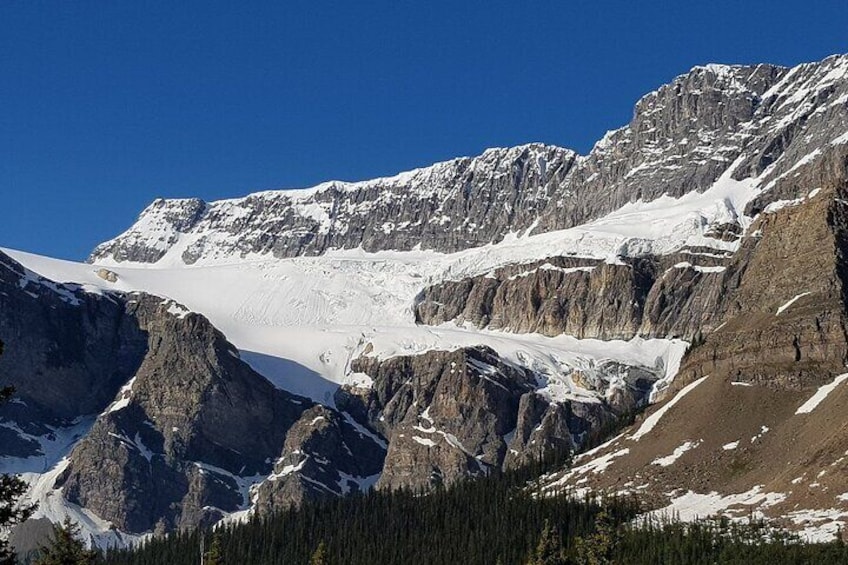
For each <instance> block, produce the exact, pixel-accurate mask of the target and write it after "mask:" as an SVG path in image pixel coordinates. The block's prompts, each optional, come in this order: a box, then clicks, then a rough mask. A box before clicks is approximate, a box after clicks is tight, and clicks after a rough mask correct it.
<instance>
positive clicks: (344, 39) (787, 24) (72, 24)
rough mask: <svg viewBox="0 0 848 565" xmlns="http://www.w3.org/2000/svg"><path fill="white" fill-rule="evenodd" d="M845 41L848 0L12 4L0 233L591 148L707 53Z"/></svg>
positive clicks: (45, 241)
mask: <svg viewBox="0 0 848 565" xmlns="http://www.w3.org/2000/svg"><path fill="white" fill-rule="evenodd" d="M840 52H848V2H846V0H835V1H829V0H816V1H815V2H810V1H805V2H788V1H781V0H771V1H759V0H756V1H748V0H746V1H739V0H733V1H730V0H712V1H709V2H689V1H682V0H676V1H667V2H650V1H644V2H635V1H633V0H629V1H617V2H612V1H599V0H594V1H586V2H577V1H566V0H561V1H532V0H531V1H526V2H520V1H517V0H513V1H512V2H502V1H498V0H489V1H485V2H483V1H480V2H477V1H473V2H472V1H468V2H462V1H460V0H454V1H450V2H448V1H438V0H431V1H428V2H424V1H416V2H412V1H404V0H395V1H368V0H365V1H362V2H342V1H338V2H332V3H331V2H321V1H316V0H312V1H288V2H283V1H279V2H270V1H269V2H262V3H260V2H249V1H241V2H236V1H231V2H214V1H212V2H208V1H204V2H199V1H198V2H190V1H172V0H165V1H161V2H147V1H129V0H125V1H118V0H103V1H99V2H95V1H93V0H74V1H65V0H62V1H57V2H39V1H35V0H5V1H3V2H2V3H0V197H2V215H1V216H0V246H5V247H14V248H18V249H25V250H29V251H33V252H37V253H42V254H48V255H52V256H58V257H63V258H71V259H82V258H84V257H85V256H86V255H87V254H88V252H89V251H90V250H91V249H92V247H93V246H94V245H95V244H96V243H98V242H100V241H102V240H104V239H108V238H110V237H112V236H114V235H116V234H117V233H119V232H120V231H123V230H124V229H125V228H126V227H127V226H128V225H130V224H131V223H132V221H133V220H134V219H135V217H136V215H137V214H138V212H139V211H140V210H141V209H142V208H143V207H144V206H145V205H146V204H147V203H148V202H150V201H151V200H152V199H153V198H155V197H157V196H165V197H179V196H199V197H202V198H204V199H216V198H222V197H230V196H237V195H243V194H246V193H248V192H250V191H253V190H258V189H267V188H280V187H297V186H308V185H312V184H315V183H317V182H320V181H322V180H326V179H330V178H339V179H345V180H357V179H363V178H369V177H374V176H378V175H387V174H393V173H396V172H398V171H401V170H405V169H409V168H412V167H416V166H422V165H427V164H429V163H432V162H434V161H438V160H443V159H447V158H451V157H455V156H459V155H472V154H476V153H478V152H480V151H481V150H483V149H484V148H486V147H491V146H506V145H513V144H519V143H525V142H530V141H543V142H547V143H553V144H558V145H563V146H567V147H572V148H575V149H577V150H579V151H581V152H586V151H588V150H589V149H590V148H591V146H592V144H593V143H594V141H595V140H596V139H598V138H599V137H600V136H601V135H602V134H603V133H604V132H605V131H606V130H608V129H612V128H616V127H619V126H621V125H623V124H625V123H626V122H627V121H628V120H629V118H630V116H631V112H632V107H633V103H634V102H635V101H636V100H637V99H638V98H639V97H640V96H641V95H642V94H644V93H645V92H648V91H650V90H653V89H654V88H656V87H657V86H659V85H660V84H662V83H664V82H667V81H668V80H670V79H671V78H673V77H674V76H675V75H677V74H680V73H682V72H685V71H686V70H688V69H689V68H691V67H692V66H694V65H696V64H702V63H707V62H723V63H756V62H772V63H779V64H784V65H793V64H797V63H800V62H805V61H811V60H818V59H821V58H824V57H825V56H827V55H829V54H833V53H840Z"/></svg>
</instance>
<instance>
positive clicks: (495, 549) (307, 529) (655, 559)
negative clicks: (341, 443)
mask: <svg viewBox="0 0 848 565" xmlns="http://www.w3.org/2000/svg"><path fill="white" fill-rule="evenodd" d="M543 470H544V465H543V464H536V465H533V466H531V467H528V468H525V469H522V470H520V471H514V472H508V473H496V474H492V475H490V476H488V477H485V478H482V479H477V480H467V481H461V482H459V483H458V484H456V485H453V486H451V487H448V488H439V489H437V490H435V491H433V492H430V493H428V494H427V495H422V493H418V492H413V491H409V490H401V491H395V492H382V491H380V492H373V491H372V492H368V493H365V494H360V495H356V496H352V497H348V498H342V499H336V500H331V501H327V502H322V503H311V504H305V505H304V506H303V507H301V508H300V509H291V510H287V511H284V512H280V513H277V514H274V515H270V516H259V517H254V518H252V519H251V520H250V521H249V522H247V523H244V524H236V525H228V526H222V527H219V528H217V529H215V530H214V531H189V532H182V533H178V534H174V535H172V536H168V537H166V538H161V539H152V540H150V541H148V542H146V543H145V544H143V545H142V546H140V547H136V548H134V549H119V550H112V551H109V552H107V554H106V555H105V556H104V560H105V563H106V564H107V565H160V564H163V563H168V564H171V565H196V564H198V563H200V547H201V542H200V536H204V544H205V546H206V547H210V544H212V545H213V546H214V547H215V548H216V550H215V559H214V560H212V561H210V559H209V558H208V554H207V559H206V561H205V563H206V565H224V564H226V565H248V564H249V565H272V564H273V565H277V564H292V565H383V564H385V565H394V564H397V565H418V564H420V565H425V564H426V565H456V564H460V563H461V564H463V565H466V564H467V565H476V564H479V565H493V564H499V565H612V564H626V565H631V564H632V565H641V564H645V565H656V564H662V563H666V564H674V565H677V564H681V565H688V564H691V565H700V564H704V565H706V564H717V563H720V564H744V565H758V564H763V565H766V564H767V565H775V564H777V563H781V564H782V563H787V564H799V565H800V564H811V565H815V564H838V563H846V564H848V549H846V546H845V545H844V544H843V543H842V542H841V541H837V542H833V543H828V544H805V543H802V542H801V540H800V539H799V538H797V537H795V536H792V535H788V534H785V533H780V532H777V531H775V530H774V529H772V528H769V527H767V525H766V524H764V523H761V522H753V523H750V524H747V525H741V524H737V523H733V522H730V521H728V520H706V521H701V522H697V523H695V524H681V523H679V522H676V521H674V520H652V521H649V522H645V521H642V522H640V523H639V525H638V526H634V525H633V524H634V518H635V517H636V516H637V515H638V514H640V513H641V512H642V509H641V508H640V507H639V505H638V503H637V501H636V500H634V499H627V498H615V499H607V500H604V501H597V500H590V499H582V500H576V499H574V498H573V497H568V496H542V493H541V492H540V491H538V489H536V488H535V487H533V486H532V485H533V483H532V479H533V478H534V477H538V476H539V474H540V473H541V472H542V471H543ZM528 484H530V485H531V487H530V488H527V485H528ZM546 494H550V493H546Z"/></svg>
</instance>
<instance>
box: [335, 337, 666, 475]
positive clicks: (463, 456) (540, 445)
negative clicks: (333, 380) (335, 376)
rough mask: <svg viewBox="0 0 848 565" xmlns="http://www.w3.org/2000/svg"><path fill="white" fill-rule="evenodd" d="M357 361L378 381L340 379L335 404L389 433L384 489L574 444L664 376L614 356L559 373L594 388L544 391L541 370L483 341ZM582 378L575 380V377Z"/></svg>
mask: <svg viewBox="0 0 848 565" xmlns="http://www.w3.org/2000/svg"><path fill="white" fill-rule="evenodd" d="M352 367H353V369H354V370H356V371H359V372H362V373H365V374H367V375H369V376H370V377H371V379H372V380H373V385H372V386H371V387H370V388H355V387H342V388H341V389H340V390H339V392H338V393H337V394H336V404H337V406H338V407H339V409H341V410H344V411H347V412H348V413H349V414H351V415H352V416H353V417H354V418H356V419H358V420H359V421H360V423H361V424H362V425H364V426H368V427H369V428H370V429H372V430H374V431H377V432H379V433H381V434H382V435H383V436H384V437H386V438H388V440H389V448H388V453H387V454H386V462H385V466H384V469H383V475H382V476H381V478H380V481H379V483H378V486H379V487H381V488H398V487H411V488H428V487H431V486H433V485H436V484H450V483H452V482H454V481H456V480H457V479H459V478H461V477H465V476H468V475H477V474H481V473H486V472H488V471H489V470H490V469H491V468H493V467H494V468H500V467H503V466H515V465H519V464H523V463H528V462H530V461H532V460H534V459H536V458H538V457H539V456H547V455H549V454H551V453H552V452H555V451H559V452H564V451H573V450H574V449H575V448H576V447H578V446H580V445H583V444H584V442H585V441H586V440H587V439H588V438H589V436H590V435H592V433H593V432H597V431H599V430H601V429H602V428H604V427H605V426H607V425H609V424H612V423H613V422H614V421H616V419H617V418H619V417H621V416H623V415H625V414H627V413H631V412H633V411H635V410H636V409H638V408H640V407H641V406H644V404H645V403H646V402H647V399H648V395H649V393H650V391H651V388H652V385H653V384H654V382H655V381H656V380H657V379H658V378H659V377H660V375H659V374H658V373H657V372H656V371H652V370H650V369H647V368H641V369H640V368H636V367H627V366H623V365H620V364H617V363H613V362H609V363H605V364H602V365H601V366H599V367H597V368H596V369H595V370H594V371H593V373H592V374H591V375H589V374H587V375H577V374H576V373H575V374H572V375H562V378H563V379H567V380H568V381H569V382H571V383H572V385H576V386H580V387H581V388H584V389H587V390H592V391H593V392H596V393H597V394H598V396H592V397H584V398H583V399H582V400H581V399H577V398H576V397H575V398H572V399H566V398H562V399H556V400H553V399H552V398H551V397H550V395H549V394H548V393H545V392H544V391H541V392H540V391H539V390H538V389H539V387H540V386H542V385H543V384H545V383H544V380H545V378H544V377H542V376H541V375H537V374H535V373H533V372H532V371H529V370H527V369H523V368H520V367H516V366H514V365H512V364H511V363H508V362H506V361H504V360H503V359H502V358H500V357H499V356H498V355H497V354H496V353H495V352H494V351H492V350H491V349H489V348H486V347H474V348H463V349H458V350H455V351H430V352H427V353H423V354H420V355H414V356H404V357H393V358H390V359H385V360H380V359H377V358H373V357H361V358H359V359H357V360H355V361H354V362H353V365H352ZM578 377H582V378H583V380H582V381H581V383H580V384H579V385H577V384H576V383H574V382H573V381H574V379H576V378H578ZM539 381H542V382H539Z"/></svg>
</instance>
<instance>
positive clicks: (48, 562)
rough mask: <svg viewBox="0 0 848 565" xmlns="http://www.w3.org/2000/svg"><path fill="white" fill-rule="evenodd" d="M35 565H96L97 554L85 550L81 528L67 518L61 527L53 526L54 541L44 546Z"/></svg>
mask: <svg viewBox="0 0 848 565" xmlns="http://www.w3.org/2000/svg"><path fill="white" fill-rule="evenodd" d="M39 553H40V557H39V558H38V559H37V560H36V562H35V565H94V563H96V560H97V552H95V551H90V550H87V549H86V548H85V545H84V544H83V542H82V540H81V539H79V526H77V525H76V524H75V523H74V522H71V520H70V518H65V521H64V522H62V524H61V525H56V524H54V525H53V541H52V543H51V544H50V545H49V546H42V547H41V550H40V551H39Z"/></svg>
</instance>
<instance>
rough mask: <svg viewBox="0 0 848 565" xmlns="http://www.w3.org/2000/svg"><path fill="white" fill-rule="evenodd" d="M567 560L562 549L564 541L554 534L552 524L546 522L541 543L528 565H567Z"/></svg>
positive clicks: (540, 538)
mask: <svg viewBox="0 0 848 565" xmlns="http://www.w3.org/2000/svg"><path fill="white" fill-rule="evenodd" d="M565 563H566V560H565V556H564V552H563V549H562V541H561V540H560V538H559V535H557V534H556V532H554V529H553V528H552V527H551V523H550V522H549V521H548V520H545V527H544V528H542V535H541V536H540V537H539V543H538V544H537V545H536V549H535V550H534V551H533V553H532V555H531V556H530V560H529V561H528V563H527V565H565Z"/></svg>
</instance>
